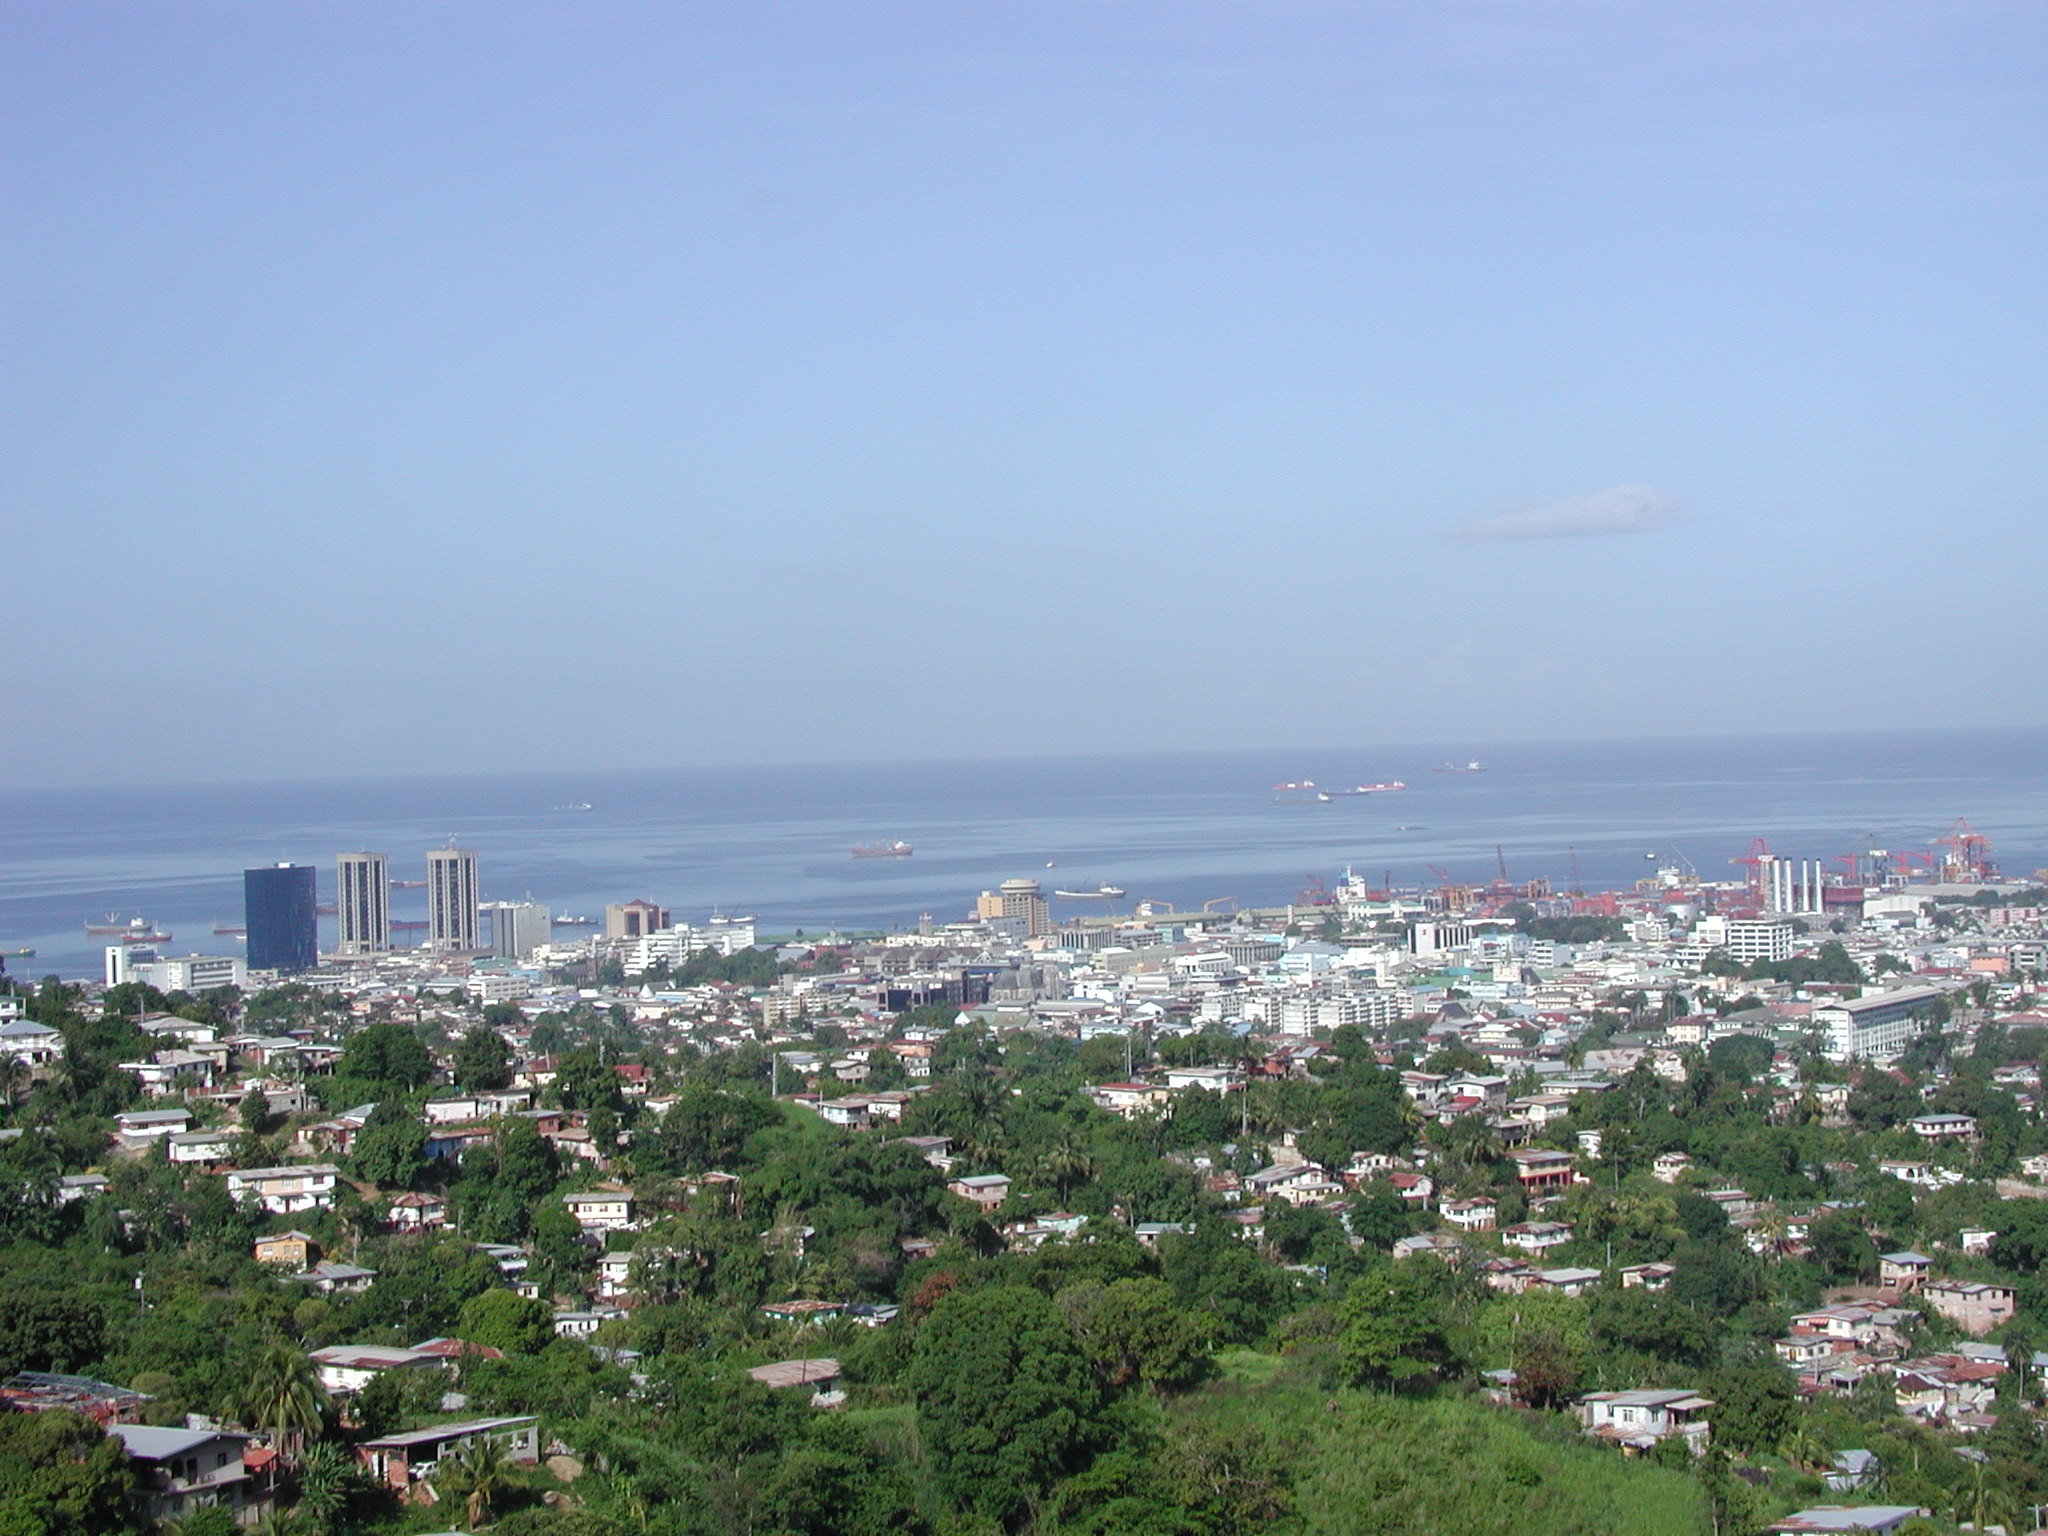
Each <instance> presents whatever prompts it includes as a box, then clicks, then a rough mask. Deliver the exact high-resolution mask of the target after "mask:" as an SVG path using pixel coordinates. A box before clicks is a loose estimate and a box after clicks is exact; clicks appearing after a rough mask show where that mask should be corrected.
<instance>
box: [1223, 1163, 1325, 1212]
mask: <svg viewBox="0 0 2048 1536" xmlns="http://www.w3.org/2000/svg"><path fill="white" fill-rule="evenodd" d="M1244 1187H1245V1192H1246V1194H1248V1195H1250V1196H1252V1197H1254V1198H1257V1199H1261V1200H1267V1199H1270V1200H1285V1201H1286V1202H1287V1203H1288V1204H1289V1205H1315V1204H1318V1203H1320V1202H1321V1201H1324V1200H1329V1199H1332V1198H1334V1197H1335V1196H1337V1195H1341V1194H1342V1193H1344V1186H1343V1185H1342V1184H1340V1183H1338V1182H1337V1181H1336V1180H1335V1179H1333V1178H1331V1177H1330V1175H1329V1171H1328V1170H1327V1169H1325V1168H1324V1167H1323V1165H1322V1164H1321V1163H1308V1162H1302V1163H1275V1164H1273V1165H1272V1166H1271V1167H1268V1168H1261V1169H1260V1170H1259V1171H1258V1172H1257V1173H1252V1174H1247V1175H1245V1181H1244Z"/></svg>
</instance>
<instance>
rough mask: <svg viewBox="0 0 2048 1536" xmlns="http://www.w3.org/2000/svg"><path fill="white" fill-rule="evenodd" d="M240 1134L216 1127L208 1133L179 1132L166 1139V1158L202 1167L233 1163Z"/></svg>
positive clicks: (230, 1129)
mask: <svg viewBox="0 0 2048 1536" xmlns="http://www.w3.org/2000/svg"><path fill="white" fill-rule="evenodd" d="M240 1134H241V1133H240V1131H239V1130H238V1129H237V1128H235V1127H231V1126H216V1127H214V1128H213V1129H212V1130H207V1131H178V1132H175V1133H174V1134H172V1135H169V1136H166V1137H165V1138H164V1156H165V1157H166V1158H167V1159H169V1160H170V1161H171V1162H173V1163H187V1164H195V1163H196V1164H198V1165H199V1166H201V1167H206V1166H209V1165H212V1164H216V1163H226V1162H231V1161H233V1159H234V1155H235V1142H236V1140H237V1139H238V1138H239V1136H240Z"/></svg>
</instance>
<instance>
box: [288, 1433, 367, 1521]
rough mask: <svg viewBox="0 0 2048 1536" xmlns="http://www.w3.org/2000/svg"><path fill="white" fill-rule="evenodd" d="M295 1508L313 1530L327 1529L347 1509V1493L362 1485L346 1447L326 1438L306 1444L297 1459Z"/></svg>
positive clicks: (348, 1494)
mask: <svg viewBox="0 0 2048 1536" xmlns="http://www.w3.org/2000/svg"><path fill="white" fill-rule="evenodd" d="M298 1484H299V1503H298V1509H299V1512H300V1513H302V1514H304V1515H305V1516H306V1517H307V1519H308V1520H310V1521H311V1522H312V1524H313V1526H314V1527H315V1529H317V1530H321V1531H331V1530H333V1529H334V1528H335V1526H336V1525H338V1524H339V1523H340V1522H341V1517H342V1515H343V1514H345V1513H346V1512H347V1510H348V1501H349V1498H350V1496H351V1495H353V1494H354V1493H355V1492H356V1490H357V1489H358V1488H359V1487H360V1486H361V1485H362V1478H361V1475H360V1474H359V1473H358V1472H357V1471H356V1464H355V1463H354V1462H353V1461H352V1460H350V1459H349V1454H348V1452H347V1451H345V1450H343V1449H342V1448H341V1447H340V1446H338V1445H335V1444H333V1443H331V1442H328V1441H320V1442H317V1443H315V1444H313V1445H309V1446H307V1447H306V1453H305V1456H304V1458H303V1459H302V1460H301V1461H300V1463H299V1476H298Z"/></svg>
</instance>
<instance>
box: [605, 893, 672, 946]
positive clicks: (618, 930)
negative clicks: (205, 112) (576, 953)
mask: <svg viewBox="0 0 2048 1536" xmlns="http://www.w3.org/2000/svg"><path fill="white" fill-rule="evenodd" d="M668 925H669V922H668V908H667V907H657V906H656V905H655V904H654V903H653V902H651V901H615V902H613V903H612V904H611V905H610V906H608V907H606V908H605V909H604V936H605V937H606V938H608V939H644V938H646V937H647V935H649V934H650V933H659V932H660V931H661V930H662V929H664V928H666V927H668Z"/></svg>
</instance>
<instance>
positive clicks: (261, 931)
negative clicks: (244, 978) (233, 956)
mask: <svg viewBox="0 0 2048 1536" xmlns="http://www.w3.org/2000/svg"><path fill="white" fill-rule="evenodd" d="M314 880H315V875H314V871H313V866H312V865H310V864H273V865H267V866H265V867H264V868H262V869H249V870H244V871H243V872H242V923H243V926H244V928H245V929H246V930H247V932H248V936H249V949H248V955H249V969H250V970H252V971H310V970H311V969H313V967H314V966H315V965H317V964H319V963H320V916H319V901H318V897H317V896H316V895H315V894H314Z"/></svg>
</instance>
